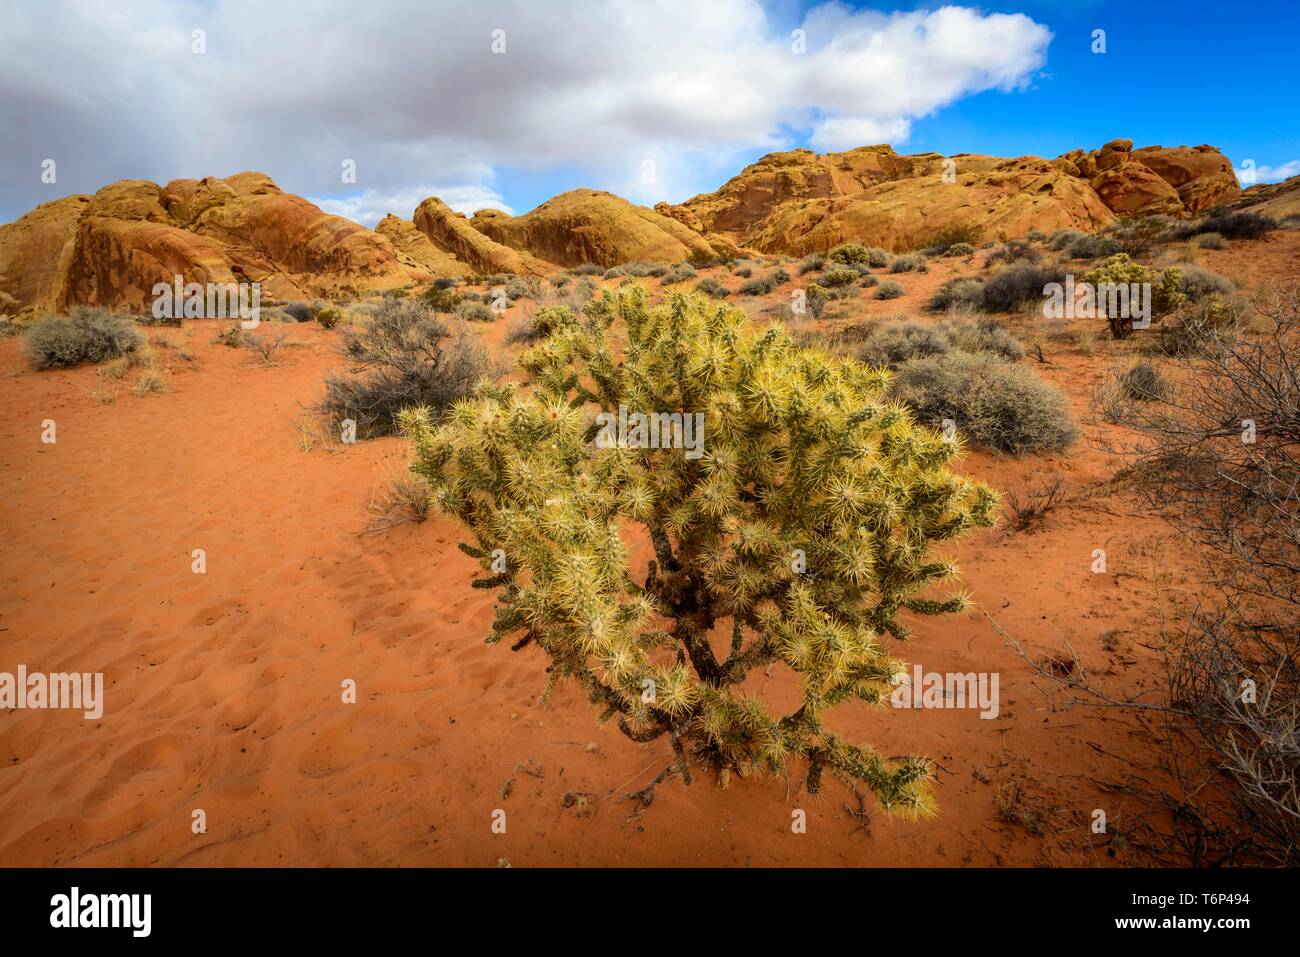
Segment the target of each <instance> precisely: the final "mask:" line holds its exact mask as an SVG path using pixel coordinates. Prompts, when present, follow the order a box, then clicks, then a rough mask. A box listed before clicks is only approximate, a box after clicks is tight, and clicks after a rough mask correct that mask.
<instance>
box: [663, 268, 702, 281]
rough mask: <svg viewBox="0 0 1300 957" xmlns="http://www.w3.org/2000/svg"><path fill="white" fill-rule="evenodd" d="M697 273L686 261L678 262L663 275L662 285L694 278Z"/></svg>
mask: <svg viewBox="0 0 1300 957" xmlns="http://www.w3.org/2000/svg"><path fill="white" fill-rule="evenodd" d="M697 275H699V273H697V272H696V271H695V269H694V267H692V266H690V265H688V264H686V263H678V264H677V265H676V266H674V267H673V268H672V270H671V271H670V272H668V273H667V274H666V275H665V276H664V285H665V286H667V285H670V284H672V283H675V282H686V281H687V280H688V279H694V278H695V277H696V276H697Z"/></svg>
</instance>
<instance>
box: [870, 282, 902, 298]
mask: <svg viewBox="0 0 1300 957" xmlns="http://www.w3.org/2000/svg"><path fill="white" fill-rule="evenodd" d="M906 292H907V290H906V289H904V288H903V284H902V283H901V282H897V281H895V280H893V279H886V280H885V281H884V282H882V283H881V284H880V286H879V288H877V289H876V293H875V296H873V298H875V299H897V298H898V297H899V296H901V295H903V294H905V293H906Z"/></svg>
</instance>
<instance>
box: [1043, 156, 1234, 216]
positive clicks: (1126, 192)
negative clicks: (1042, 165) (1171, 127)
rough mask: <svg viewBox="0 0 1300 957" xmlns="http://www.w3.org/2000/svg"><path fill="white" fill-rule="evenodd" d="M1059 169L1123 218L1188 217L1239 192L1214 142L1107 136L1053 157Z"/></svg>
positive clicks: (1232, 174) (1232, 173)
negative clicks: (1150, 142)
mask: <svg viewBox="0 0 1300 957" xmlns="http://www.w3.org/2000/svg"><path fill="white" fill-rule="evenodd" d="M1055 163H1056V165H1057V166H1059V167H1060V168H1061V169H1063V170H1065V171H1066V172H1068V173H1070V175H1072V176H1077V177H1079V178H1081V179H1086V180H1088V182H1089V185H1091V186H1092V188H1093V189H1094V190H1096V192H1097V195H1098V196H1100V197H1101V199H1102V202H1104V203H1105V204H1106V205H1107V207H1109V208H1110V209H1111V210H1112V211H1113V212H1115V213H1117V214H1119V215H1121V216H1129V215H1134V214H1140V215H1144V216H1145V215H1151V214H1163V215H1167V216H1180V217H1181V216H1188V215H1191V214H1194V213H1199V212H1200V211H1201V210H1203V209H1206V208H1208V207H1210V206H1213V205H1215V204H1216V203H1220V202H1223V201H1225V200H1229V199H1232V198H1234V197H1235V196H1238V195H1240V193H1241V187H1240V186H1239V185H1238V184H1237V176H1236V173H1234V172H1233V169H1232V163H1231V162H1229V160H1228V158H1227V157H1226V156H1224V155H1223V154H1222V153H1220V152H1219V151H1218V150H1216V149H1215V148H1214V147H1213V146H1196V147H1190V146H1170V147H1164V146H1144V147H1142V149H1139V150H1134V149H1133V141H1132V140H1111V141H1110V142H1109V143H1107V144H1106V145H1105V146H1103V147H1102V148H1101V149H1099V150H1094V151H1092V152H1091V153H1085V152H1084V151H1083V150H1073V151H1071V152H1069V153H1066V154H1064V155H1062V156H1059V157H1057V158H1056V160H1055Z"/></svg>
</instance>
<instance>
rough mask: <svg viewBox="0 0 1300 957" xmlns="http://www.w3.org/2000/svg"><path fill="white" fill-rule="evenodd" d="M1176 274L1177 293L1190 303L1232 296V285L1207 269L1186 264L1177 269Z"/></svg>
mask: <svg viewBox="0 0 1300 957" xmlns="http://www.w3.org/2000/svg"><path fill="white" fill-rule="evenodd" d="M1178 273H1179V275H1178V291H1179V292H1181V293H1182V294H1183V295H1184V296H1186V297H1187V299H1188V300H1189V301H1191V302H1200V301H1201V300H1202V299H1208V298H1209V297H1211V296H1229V295H1231V294H1232V283H1230V282H1229V281H1228V280H1226V279H1224V278H1223V277H1222V276H1220V275H1219V274H1218V273H1215V272H1210V271H1209V270H1208V269H1202V268H1201V267H1200V266H1196V265H1193V264H1192V263H1186V264H1184V265H1182V266H1179V267H1178Z"/></svg>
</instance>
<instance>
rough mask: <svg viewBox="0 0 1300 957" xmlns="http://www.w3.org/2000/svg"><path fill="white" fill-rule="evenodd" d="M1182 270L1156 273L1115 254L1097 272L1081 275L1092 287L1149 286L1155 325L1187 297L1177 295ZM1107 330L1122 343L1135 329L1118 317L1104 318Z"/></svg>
mask: <svg viewBox="0 0 1300 957" xmlns="http://www.w3.org/2000/svg"><path fill="white" fill-rule="evenodd" d="M1181 276H1182V273H1181V270H1179V269H1173V268H1171V269H1166V270H1165V271H1164V272H1163V273H1158V272H1157V271H1156V270H1154V269H1151V268H1149V267H1147V266H1144V265H1142V264H1141V263H1136V262H1133V260H1131V259H1129V257H1128V256H1126V255H1125V254H1124V253H1116V254H1115V255H1113V256H1111V257H1110V258H1109V259H1107V260H1106V261H1105V262H1104V263H1103V264H1102V265H1100V266H1098V267H1097V268H1096V269H1093V270H1091V271H1090V272H1086V273H1084V274H1083V281H1084V282H1086V283H1090V284H1092V286H1093V287H1094V288H1095V287H1098V286H1110V285H1114V286H1133V285H1135V284H1136V285H1141V284H1143V283H1150V284H1151V319H1152V321H1153V322H1154V321H1155V320H1156V319H1159V318H1160V317H1162V316H1166V315H1168V314H1169V313H1171V312H1173V311H1174V310H1175V309H1177V308H1178V307H1179V306H1180V305H1181V304H1182V303H1183V302H1185V301H1186V299H1187V297H1186V296H1184V295H1183V293H1182V292H1181V291H1179V288H1178V286H1179V282H1180V281H1181ZM1105 318H1106V323H1107V325H1108V326H1109V327H1110V334H1111V335H1112V336H1113V337H1114V338H1116V339H1124V338H1126V337H1127V336H1128V335H1129V334H1130V333H1132V331H1133V329H1134V324H1133V320H1132V318H1131V317H1127V316H1122V315H1119V314H1115V315H1110V314H1107V315H1106V316H1105Z"/></svg>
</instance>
